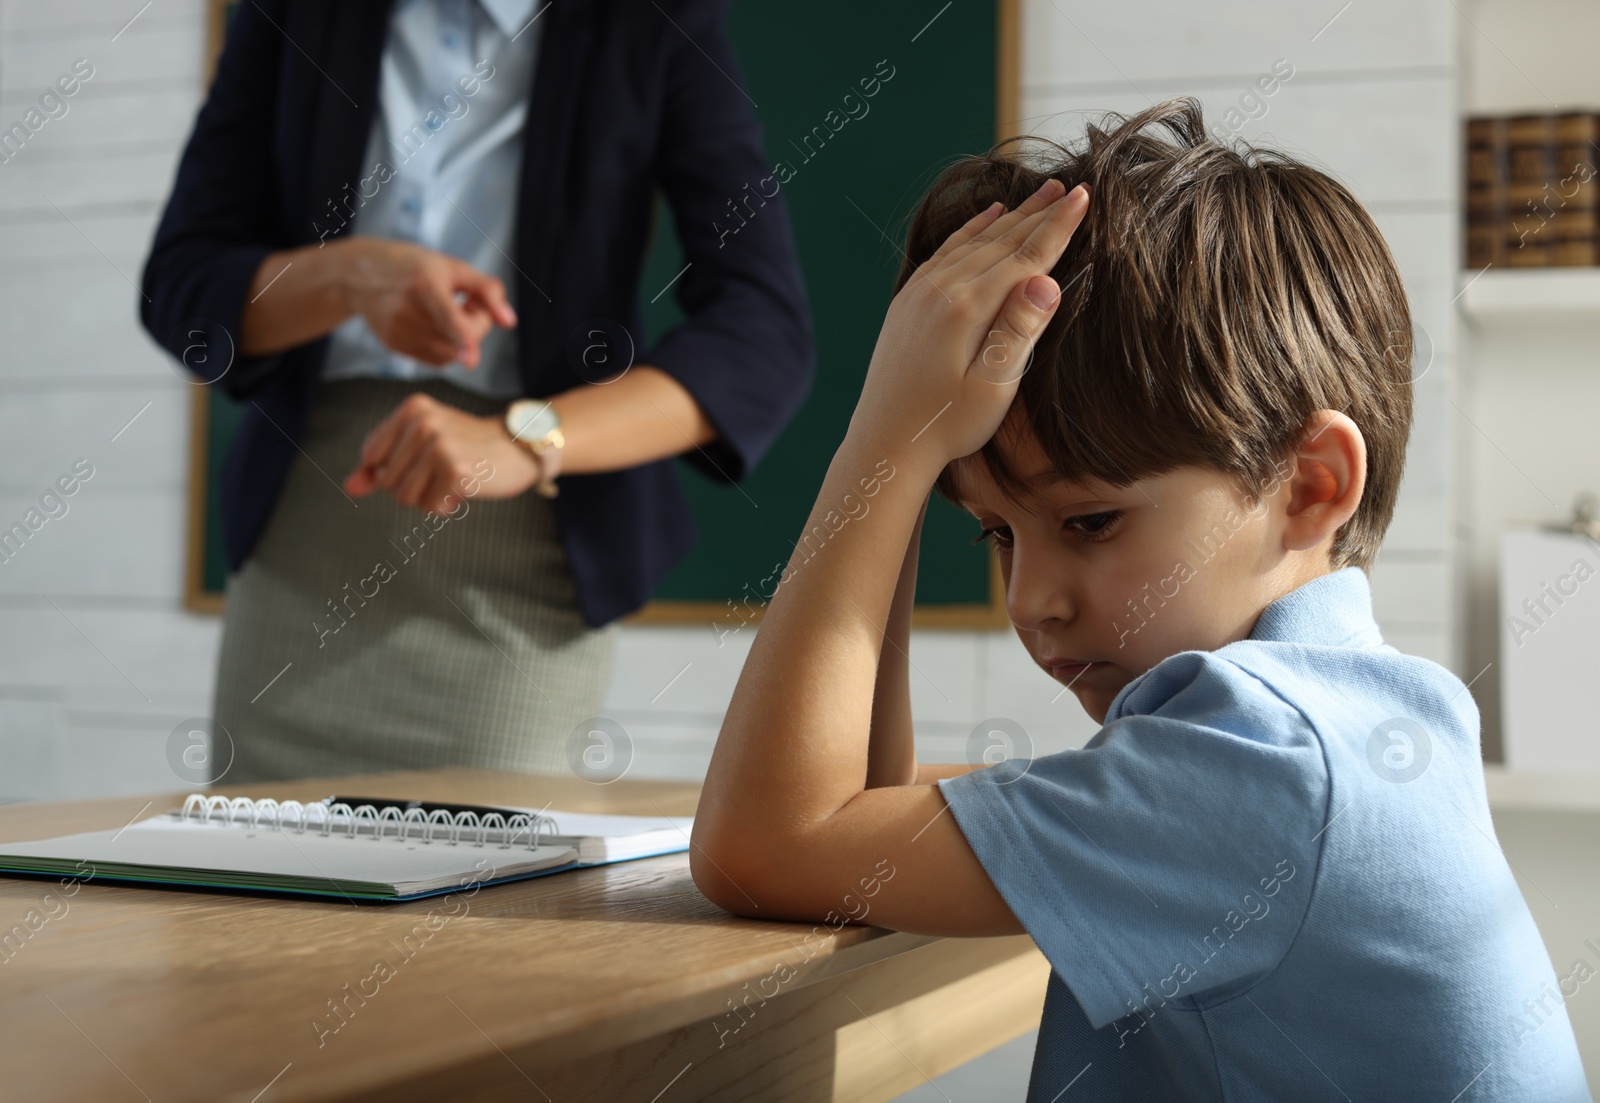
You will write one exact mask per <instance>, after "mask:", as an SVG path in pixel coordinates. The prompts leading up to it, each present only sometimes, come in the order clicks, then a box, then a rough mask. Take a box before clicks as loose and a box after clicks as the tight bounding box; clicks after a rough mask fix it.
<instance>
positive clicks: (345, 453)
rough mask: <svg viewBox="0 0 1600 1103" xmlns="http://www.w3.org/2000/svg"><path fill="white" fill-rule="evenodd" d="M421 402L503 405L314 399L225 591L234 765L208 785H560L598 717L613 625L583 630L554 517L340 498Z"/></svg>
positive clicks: (401, 392) (352, 386)
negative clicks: (371, 451) (462, 774)
mask: <svg viewBox="0 0 1600 1103" xmlns="http://www.w3.org/2000/svg"><path fill="white" fill-rule="evenodd" d="M419 389H420V390H423V391H425V392H427V393H428V394H430V395H432V396H433V397H434V398H437V399H439V400H440V401H442V402H446V403H449V404H450V405H453V406H456V407H459V408H461V409H464V410H466V411H467V412H469V413H473V414H478V415H483V414H488V413H491V412H496V411H498V410H501V409H503V408H504V406H505V403H504V402H496V401H495V400H493V399H489V398H485V397H483V396H480V395H477V394H473V393H470V392H468V391H465V390H463V389H461V388H459V387H456V386H453V385H451V384H449V383H445V382H442V381H439V380H428V381H425V382H423V383H421V384H417V383H410V382H399V381H390V380H377V379H361V380H342V381H337V382H330V383H326V384H324V385H323V387H322V389H321V392H320V394H319V396H318V399H317V404H316V407H315V409H314V410H313V412H312V414H311V418H310V423H309V426H308V429H307V432H306V434H305V439H304V440H302V441H301V442H300V444H301V447H302V448H303V449H304V452H303V454H302V455H301V456H300V457H299V458H298V459H297V460H296V461H295V464H294V467H293V469H292V470H291V472H290V474H289V478H288V481H287V483H286V485H285V487H284V490H283V494H282V496H281V497H280V499H279V500H278V503H277V505H276V507H275V509H274V511H273V514H272V518H271V520H270V521H269V523H268V525H267V528H266V531H265V532H264V533H263V535H262V537H261V540H260V542H259V543H258V544H257V545H256V548H255V550H254V551H253V553H252V554H251V557H250V559H249V560H248V561H246V563H245V565H244V567H243V568H242V569H241V570H240V571H239V572H238V573H237V574H235V575H234V576H233V577H232V578H231V579H230V580H229V583H228V597H227V613H226V616H225V620H224V626H223V636H222V653H221V657H220V660H219V663H218V669H217V687H216V701H215V708H214V716H215V720H216V722H217V723H218V724H219V725H221V727H222V728H223V729H224V730H225V731H226V733H227V736H228V740H229V741H231V743H232V752H233V753H232V760H231V765H229V766H228V768H227V769H226V772H225V773H223V774H222V775H221V777H220V778H219V779H218V781H217V784H219V785H226V784H228V783H233V782H238V783H243V782H254V781H269V780H276V779H281V778H293V777H306V776H311V775H320V774H348V773H358V772H366V771H375V770H391V769H431V768H440V767H449V766H471V767H479V768H483V769H494V770H513V771H522V772H541V773H563V772H565V771H567V769H568V753H567V748H568V745H569V737H570V735H571V733H572V731H573V729H574V728H575V727H577V726H578V725H580V723H581V722H582V721H584V720H586V719H588V718H590V717H592V716H595V715H596V714H597V713H598V712H599V711H600V705H601V699H602V696H603V695H604V693H605V689H606V682H607V679H608V677H609V675H610V670H611V653H612V647H613V642H614V639H615V625H614V624H612V625H607V626H606V627H604V628H600V629H594V628H590V627H589V626H588V625H587V624H585V623H584V621H583V618H582V616H581V614H580V613H579V611H578V603H577V595H576V590H575V587H574V584H573V580H572V573H571V571H570V569H569V568H568V565H567V560H566V553H565V552H564V550H563V549H562V546H561V541H560V534H559V532H558V530H557V525H556V517H555V509H554V505H553V503H551V502H550V501H549V500H547V499H545V498H542V497H540V496H539V495H537V494H534V493H532V492H529V493H526V494H522V495H519V496H518V497H515V498H510V499H504V500H495V501H491V500H488V499H486V498H483V497H481V496H480V497H477V498H474V499H471V500H470V501H468V502H467V503H466V504H465V509H464V510H462V511H461V512H459V514H458V515H457V516H455V517H453V518H449V519H446V518H444V517H443V516H442V515H433V516H431V517H430V516H425V515H424V514H423V513H422V512H421V511H420V510H415V509H406V508H402V507H401V506H399V505H397V504H396V503H395V501H394V499H393V498H391V497H390V496H389V494H388V493H387V492H386V491H382V490H378V491H374V492H373V493H372V494H371V495H370V496H368V497H366V498H363V499H360V500H359V501H356V502H352V501H351V500H350V499H348V498H347V497H346V496H345V494H344V492H343V490H341V489H340V486H339V484H340V483H342V482H343V480H344V477H345V475H346V474H348V473H349V471H350V470H351V469H352V468H353V467H354V466H355V463H356V458H357V456H358V454H359V452H360V447H361V442H362V440H363V438H364V437H365V436H366V434H367V433H368V432H369V431H370V430H371V429H372V428H373V426H375V425H377V424H378V422H380V421H381V420H382V419H383V418H385V417H386V416H388V414H389V413H390V412H391V411H393V410H394V408H395V407H396V406H397V405H398V404H399V403H400V400H401V399H403V398H404V397H405V396H406V395H407V394H409V393H411V392H412V391H414V390H419ZM214 739H215V740H217V745H216V746H215V751H214V754H215V765H216V769H218V770H221V769H222V768H223V765H224V763H228V762H229V759H228V757H227V755H228V752H227V748H226V747H225V745H222V744H223V742H224V741H223V740H222V733H220V732H218V733H215V735H214ZM581 743H582V741H581V740H580V745H581Z"/></svg>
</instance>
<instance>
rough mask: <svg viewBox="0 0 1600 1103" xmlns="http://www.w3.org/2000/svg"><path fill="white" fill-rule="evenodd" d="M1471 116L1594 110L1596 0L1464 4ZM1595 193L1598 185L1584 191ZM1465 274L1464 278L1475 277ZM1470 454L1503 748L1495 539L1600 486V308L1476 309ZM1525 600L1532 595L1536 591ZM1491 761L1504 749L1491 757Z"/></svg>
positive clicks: (1473, 541)
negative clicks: (1490, 313)
mask: <svg viewBox="0 0 1600 1103" xmlns="http://www.w3.org/2000/svg"><path fill="white" fill-rule="evenodd" d="M1462 12H1463V19H1462V23H1461V27H1460V36H1461V37H1460V41H1461V56H1462V81H1461V86H1462V110H1463V112H1464V113H1465V114H1469V115H1470V114H1508V113H1512V112H1518V111H1527V112H1535V113H1545V112H1553V111H1557V110H1563V109H1568V108H1585V109H1588V110H1597V109H1600V68H1597V67H1596V66H1595V64H1594V59H1593V56H1592V49H1591V48H1592V46H1593V44H1594V43H1595V42H1596V41H1600V6H1597V5H1595V4H1594V3H1592V2H1591V0H1531V2H1529V0H1468V2H1467V3H1464V4H1463V6H1462ZM1589 186H1591V187H1593V186H1595V185H1594V184H1591V185H1589ZM1469 278H1470V277H1469ZM1464 333H1465V339H1466V340H1465V347H1466V350H1467V356H1466V357H1465V359H1464V362H1463V367H1464V368H1465V369H1466V372H1465V376H1464V382H1465V384H1466V386H1465V388H1464V396H1463V406H1464V407H1465V408H1466V410H1467V411H1469V412H1470V414H1471V417H1472V422H1473V425H1469V426H1466V428H1465V430H1464V434H1465V435H1464V439H1463V445H1464V448H1463V451H1462V462H1463V465H1464V466H1463V470H1464V471H1465V474H1466V482H1467V484H1468V485H1469V486H1471V487H1472V494H1471V495H1470V497H1469V498H1468V499H1467V512H1466V514H1465V515H1464V516H1463V518H1462V521H1463V528H1464V530H1465V532H1466V534H1467V544H1466V556H1465V559H1464V564H1463V565H1464V569H1465V573H1466V576H1467V579H1468V593H1467V604H1466V613H1467V632H1466V646H1467V663H1466V665H1467V666H1468V667H1470V668H1471V669H1472V670H1473V671H1474V672H1476V671H1479V670H1482V669H1484V668H1485V667H1488V668H1489V673H1488V674H1486V675H1485V676H1484V678H1483V679H1482V680H1481V681H1480V682H1479V683H1478V684H1477V685H1475V686H1473V692H1474V693H1475V694H1476V695H1477V697H1478V701H1479V704H1480V707H1481V708H1482V710H1483V715H1484V729H1485V745H1486V746H1487V747H1489V749H1490V751H1491V754H1493V753H1494V752H1496V751H1498V749H1499V747H1500V727H1501V716H1500V699H1501V693H1500V689H1501V682H1500V679H1499V676H1498V675H1499V671H1500V648H1501V644H1502V642H1503V641H1504V639H1505V632H1504V629H1503V628H1502V626H1501V623H1500V619H1499V606H1498V595H1499V534H1500V532H1501V530H1503V529H1505V528H1510V527H1533V526H1537V525H1540V524H1543V523H1545V522H1548V521H1559V520H1565V519H1566V518H1567V517H1568V516H1570V513H1571V508H1572V504H1573V500H1574V499H1575V497H1576V496H1577V494H1578V493H1579V492H1580V491H1584V490H1590V491H1596V492H1600V432H1597V430H1596V412H1597V411H1600V372H1596V370H1595V369H1596V365H1597V361H1600V353H1597V350H1600V313H1594V312H1591V313H1590V314H1588V315H1587V316H1584V315H1582V314H1578V313H1569V314H1565V315H1557V314H1551V313H1542V312H1529V313H1527V314H1524V315H1522V316H1520V317H1518V316H1516V315H1505V316H1500V317H1495V318H1486V317H1475V318H1473V319H1471V320H1470V321H1469V322H1468V323H1467V326H1466V329H1465V331H1464ZM1530 596H1531V595H1530ZM1495 757H1498V755H1496V756H1495Z"/></svg>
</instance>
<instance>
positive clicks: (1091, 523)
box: [1063, 509, 1122, 541]
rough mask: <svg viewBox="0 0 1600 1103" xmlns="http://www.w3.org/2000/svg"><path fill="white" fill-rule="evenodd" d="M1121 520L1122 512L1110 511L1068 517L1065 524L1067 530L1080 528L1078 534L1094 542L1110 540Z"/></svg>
mask: <svg viewBox="0 0 1600 1103" xmlns="http://www.w3.org/2000/svg"><path fill="white" fill-rule="evenodd" d="M1120 520H1122V511H1121V510H1116V509H1108V510H1106V511H1105V512H1103V513H1085V514H1083V515H1081V516H1078V517H1068V518H1067V519H1066V521H1065V522H1063V524H1064V525H1065V526H1066V527H1067V528H1071V527H1072V526H1074V525H1077V526H1080V527H1079V528H1078V532H1079V533H1080V534H1081V535H1082V536H1083V538H1084V539H1085V540H1089V541H1094V540H1105V539H1107V538H1109V537H1110V535H1111V533H1112V531H1113V530H1115V529H1116V527H1117V522H1118V521H1120Z"/></svg>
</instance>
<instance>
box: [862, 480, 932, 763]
mask: <svg viewBox="0 0 1600 1103" xmlns="http://www.w3.org/2000/svg"><path fill="white" fill-rule="evenodd" d="M927 515H928V502H927V499H926V498H924V499H923V503H922V511H921V512H920V513H918V514H917V521H916V525H915V526H914V527H913V528H912V530H911V536H910V538H909V539H908V540H907V541H906V552H905V559H904V561H903V562H902V563H901V565H900V579H899V581H898V582H897V583H896V585H895V590H894V601H893V602H892V603H891V605H890V607H889V619H888V623H887V624H886V626H885V627H884V631H883V646H882V647H881V648H879V651H878V677H877V681H876V683H875V684H874V686H873V692H872V735H871V738H870V739H869V740H868V745H867V784H866V787H867V788H868V789H875V788H877V787H879V786H882V785H910V784H912V783H913V782H914V781H916V779H917V747H916V738H915V730H916V729H915V725H914V724H913V721H912V716H911V611H912V608H913V607H914V606H915V604H916V593H917V547H918V544H919V543H920V542H921V539H922V522H923V518H925V517H926V516H927Z"/></svg>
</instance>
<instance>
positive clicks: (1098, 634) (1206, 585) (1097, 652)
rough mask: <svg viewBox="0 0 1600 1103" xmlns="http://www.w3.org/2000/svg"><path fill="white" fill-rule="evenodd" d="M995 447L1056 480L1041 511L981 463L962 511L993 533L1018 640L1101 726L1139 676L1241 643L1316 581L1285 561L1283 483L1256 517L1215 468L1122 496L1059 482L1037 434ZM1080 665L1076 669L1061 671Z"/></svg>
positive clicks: (1271, 488)
mask: <svg viewBox="0 0 1600 1103" xmlns="http://www.w3.org/2000/svg"><path fill="white" fill-rule="evenodd" d="M1001 447H1002V451H1003V453H1004V455H1005V459H1006V460H1007V461H1008V465H1009V466H1010V468H1011V470H1013V471H1015V472H1017V473H1018V474H1019V475H1021V476H1022V477H1023V478H1024V479H1028V478H1030V477H1033V476H1040V477H1041V478H1048V479H1049V481H1048V482H1044V483H1043V484H1042V485H1041V486H1040V501H1039V502H1037V503H1035V504H1034V505H1033V506H1032V508H1031V509H1030V508H1025V507H1023V506H1020V505H1018V504H1017V503H1015V502H1012V501H1010V500H1008V499H1007V498H1006V497H1005V496H1004V495H1002V494H1001V493H1000V490H999V487H998V486H997V485H996V484H995V482H994V480H993V479H992V478H991V477H990V476H989V473H988V471H987V470H986V469H985V465H984V464H983V463H982V462H981V461H979V460H976V459H974V460H969V461H967V462H966V463H965V464H964V465H963V468H962V470H961V478H962V504H963V505H964V506H965V507H966V508H967V510H968V511H969V512H970V513H972V514H973V516H975V517H976V518H977V519H978V523H979V524H980V525H982V526H983V527H984V528H985V529H997V530H999V531H998V532H996V533H995V535H994V536H993V537H992V539H993V540H994V541H995V544H996V546H997V547H998V549H999V552H1000V570H1001V574H1002V576H1003V577H1004V579H1005V586H1006V613H1007V615H1008V616H1009V617H1010V618H1011V623H1012V624H1013V625H1014V626H1015V627H1016V630H1017V635H1018V636H1019V637H1021V639H1022V642H1023V644H1024V645H1025V646H1026V647H1027V649H1028V651H1029V653H1030V654H1031V655H1032V656H1033V659H1034V661H1035V662H1037V663H1038V664H1039V665H1040V666H1041V667H1042V668H1044V669H1045V670H1046V672H1047V673H1049V674H1050V675H1051V676H1052V677H1054V678H1055V679H1056V680H1058V681H1060V682H1061V683H1062V684H1064V685H1067V686H1069V687H1070V688H1071V690H1072V692H1073V693H1074V694H1076V695H1077V697H1078V701H1079V703H1080V704H1082V705H1083V707H1084V709H1085V711H1087V712H1088V713H1089V715H1090V716H1092V717H1094V718H1095V720H1096V722H1098V723H1104V722H1105V716H1106V711H1107V709H1108V708H1109V707H1110V705H1111V701H1112V699H1113V698H1115V697H1116V695H1117V692H1118V691H1119V690H1120V689H1122V687H1123V686H1125V685H1127V684H1128V682H1130V681H1132V680H1133V679H1134V678H1135V677H1136V676H1138V675H1139V674H1142V673H1144V672H1145V671H1146V670H1149V669H1150V668H1151V667H1152V666H1155V665H1156V664H1157V663H1158V662H1160V661H1161V660H1162V659H1165V658H1167V657H1168V656H1169V655H1175V654H1177V653H1178V652H1180V651H1190V650H1204V651H1211V650H1215V649H1217V648H1219V647H1222V646H1223V645H1225V644H1228V643H1232V642H1233V641H1235V640H1240V639H1244V638H1245V637H1246V636H1248V635H1249V634H1250V631H1251V629H1252V628H1253V627H1254V626H1255V622H1256V618H1257V617H1258V616H1259V615H1260V613H1261V611H1262V609H1264V608H1265V607H1266V606H1267V605H1268V604H1269V603H1271V602H1272V601H1273V600H1274V599H1276V598H1277V597H1279V596H1281V595H1282V594H1285V593H1287V592H1289V591H1290V590H1292V589H1294V588H1295V587H1296V586H1299V585H1301V584H1302V583H1303V582H1305V581H1309V578H1307V577H1299V575H1302V574H1303V573H1304V571H1305V566H1304V562H1303V560H1302V559H1301V558H1299V557H1296V556H1292V555H1289V554H1288V553H1286V552H1285V550H1284V544H1283V538H1282V534H1283V519H1284V511H1285V500H1286V498H1287V496H1288V495H1289V493H1290V489H1289V487H1288V486H1287V485H1286V484H1285V483H1284V482H1283V480H1282V478H1279V477H1275V478H1273V479H1272V480H1271V481H1270V482H1269V483H1267V484H1266V485H1264V486H1263V487H1262V488H1261V489H1262V491H1263V494H1262V498H1261V500H1260V501H1259V502H1257V503H1256V504H1255V505H1254V506H1253V507H1252V506H1251V505H1250V504H1249V503H1248V502H1247V501H1246V499H1245V498H1244V496H1243V495H1242V494H1241V492H1240V490H1239V487H1238V484H1237V482H1236V480H1235V479H1234V478H1233V477H1231V476H1229V475H1226V474H1224V473H1222V472H1220V471H1215V470H1211V469H1208V468H1200V467H1185V468H1179V469H1177V470H1175V471H1172V472H1169V473H1167V474H1165V475H1160V476H1153V477H1151V478H1147V479H1141V480H1139V481H1138V482H1136V483H1134V484H1133V485H1132V486H1128V487H1124V488H1121V489H1117V488H1113V487H1110V486H1107V485H1105V484H1102V483H1098V482H1091V483H1069V482H1064V481H1062V480H1061V479H1060V478H1059V477H1056V476H1054V474H1053V470H1052V468H1051V464H1050V462H1049V460H1048V459H1047V457H1046V456H1045V454H1044V452H1043V451H1042V450H1041V449H1040V448H1039V445H1038V442H1037V440H1036V439H1035V438H1034V436H1033V434H1032V432H1031V431H1027V430H1023V431H1022V432H1019V433H1017V434H1015V435H1013V434H1010V433H1002V434H1001ZM1283 473H1284V474H1287V473H1288V471H1287V469H1286V470H1285V471H1284V472H1283ZM1072 661H1076V662H1077V663H1078V664H1080V665H1071V666H1060V665H1055V664H1062V663H1068V662H1072ZM1084 662H1088V663H1091V664H1092V665H1089V666H1087V667H1085V666H1083V665H1081V664H1082V663H1084Z"/></svg>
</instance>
